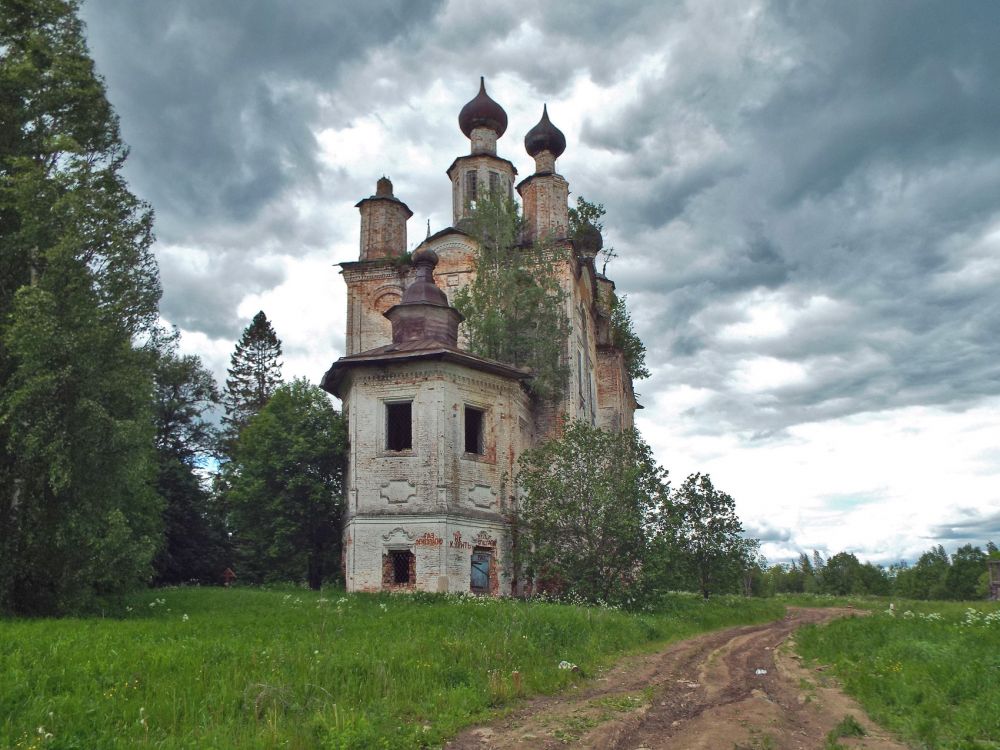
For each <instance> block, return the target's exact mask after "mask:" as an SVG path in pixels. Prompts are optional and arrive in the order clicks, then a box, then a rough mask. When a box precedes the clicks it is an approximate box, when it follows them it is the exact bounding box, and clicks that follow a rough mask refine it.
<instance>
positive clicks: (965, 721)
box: [796, 601, 1000, 750]
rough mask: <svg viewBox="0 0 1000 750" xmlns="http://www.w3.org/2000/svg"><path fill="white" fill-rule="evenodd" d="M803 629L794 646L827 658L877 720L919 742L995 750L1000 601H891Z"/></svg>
mask: <svg viewBox="0 0 1000 750" xmlns="http://www.w3.org/2000/svg"><path fill="white" fill-rule="evenodd" d="M886 607H887V605H885V606H883V608H882V609H881V610H880V611H878V612H876V613H875V614H873V615H871V616H869V617H861V618H848V619H843V620H837V621H834V622H831V623H830V624H828V625H824V626H820V627H809V628H803V629H802V630H800V631H799V633H798V635H797V636H796V641H797V643H798V649H799V652H800V653H801V654H802V655H803V656H805V657H807V658H810V659H815V660H818V661H820V662H824V663H827V664H831V665H833V667H834V671H835V673H836V675H837V677H838V678H840V680H841V681H842V682H843V684H844V687H845V689H846V690H847V692H849V693H851V694H852V695H854V696H855V697H856V698H857V699H858V700H859V701H860V702H861V704H862V705H863V706H864V707H865V709H866V710H867V711H868V712H869V714H871V716H872V718H874V719H875V720H876V721H878V722H879V723H881V724H883V725H884V726H886V727H889V728H890V729H893V730H895V731H897V732H899V733H900V734H901V735H902V736H903V737H905V738H906V739H908V740H910V741H912V742H915V743H916V746H917V747H921V748H948V749H954V750H987V749H991V750H996V749H997V748H1000V605H997V604H996V603H986V602H975V603H965V604H961V603H959V604H954V603H944V602H898V601H897V602H896V604H895V607H894V610H893V612H892V614H890V612H889V610H888V609H886Z"/></svg>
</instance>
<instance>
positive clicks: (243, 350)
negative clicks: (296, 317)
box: [222, 310, 281, 445]
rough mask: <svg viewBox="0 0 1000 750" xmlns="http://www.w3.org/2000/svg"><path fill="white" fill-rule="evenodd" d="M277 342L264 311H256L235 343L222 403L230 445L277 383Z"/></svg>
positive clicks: (279, 378) (279, 369)
mask: <svg viewBox="0 0 1000 750" xmlns="http://www.w3.org/2000/svg"><path fill="white" fill-rule="evenodd" d="M280 357H281V341H280V340H279V339H278V336H277V334H276V333H275V332H274V327H273V326H272V325H271V322H270V321H269V320H268V319H267V316H266V315H265V314H264V311H263V310H261V311H260V312H258V313H257V314H256V315H255V316H254V318H253V320H252V321H251V323H250V325H248V326H247V327H246V328H245V329H244V330H243V335H242V336H241V337H240V340H239V341H238V342H237V343H236V350H235V351H234V352H233V355H232V357H231V358H230V362H229V370H228V372H229V377H228V378H227V379H226V392H225V395H224V396H223V404H224V405H225V407H226V415H225V416H224V417H223V418H222V423H223V424H224V425H225V428H226V441H227V444H229V445H231V444H232V442H233V441H235V440H236V439H237V438H238V437H239V434H240V430H242V429H243V428H244V427H246V426H247V424H248V423H249V422H250V420H251V419H252V418H253V417H254V416H255V415H256V414H258V413H259V412H260V410H261V409H263V408H264V406H266V405H267V402H268V401H269V400H270V398H271V396H272V395H273V394H274V392H275V390H276V389H277V388H278V386H279V385H281V360H280Z"/></svg>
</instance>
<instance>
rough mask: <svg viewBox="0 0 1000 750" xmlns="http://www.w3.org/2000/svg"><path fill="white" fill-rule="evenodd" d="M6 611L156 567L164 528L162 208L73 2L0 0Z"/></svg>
mask: <svg viewBox="0 0 1000 750" xmlns="http://www.w3.org/2000/svg"><path fill="white" fill-rule="evenodd" d="M0 50H2V57H0V342H2V346H0V608H6V609H12V610H15V611H20V612H60V611H66V610H68V609H72V608H75V607H80V606H84V605H86V604H88V603H90V602H91V601H93V600H94V598H95V597H97V596H101V595H103V594H111V593H115V592H117V591H121V590H122V589H124V588H127V587H128V586H131V585H135V584H137V583H138V582H140V581H143V580H145V579H147V578H148V575H149V571H150V567H149V563H150V560H151V558H152V556H153V553H154V551H155V549H156V546H157V544H158V539H159V530H160V529H159V524H160V517H159V500H158V498H157V496H156V493H155V492H154V490H153V486H152V478H153V471H154V462H153V457H152V445H153V436H152V419H151V413H150V401H149V392H150V376H151V369H152V357H151V354H150V351H149V347H148V346H146V347H142V346H140V344H142V343H143V342H148V339H149V338H150V336H151V335H152V332H153V330H154V328H155V325H156V319H157V305H158V301H159V296H160V285H159V279H158V272H157V268H156V263H155V260H154V258H153V255H152V252H151V250H150V244H151V242H152V235H151V227H152V213H151V212H150V210H149V208H148V206H146V205H145V204H144V203H142V202H141V201H140V200H138V199H137V198H136V197H135V196H134V195H132V194H131V193H130V192H129V191H128V188H127V186H126V185H125V182H124V180H123V179H122V177H121V175H120V170H121V167H122V165H123V164H124V160H125V156H126V148H125V146H124V144H123V143H122V142H121V139H120V137H119V131H118V122H117V119H116V118H115V116H114V113H113V112H112V110H111V106H110V104H109V103H108V101H107V98H106V96H105V91H104V86H103V83H102V82H101V80H100V79H99V78H98V77H97V75H96V74H95V73H94V69H93V63H92V62H91V60H90V58H89V56H88V54H87V49H86V45H85V43H84V39H83V33H82V25H81V23H80V21H79V20H78V19H77V17H76V4H75V3H73V2H66V1H64V0H16V1H15V0H11V1H10V2H5V3H4V7H3V12H0Z"/></svg>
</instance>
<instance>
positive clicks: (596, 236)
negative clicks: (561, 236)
mask: <svg viewBox="0 0 1000 750" xmlns="http://www.w3.org/2000/svg"><path fill="white" fill-rule="evenodd" d="M573 245H574V246H575V247H576V249H577V250H578V251H579V253H580V255H583V256H586V257H589V258H595V257H597V254H598V253H599V252H601V249H602V248H603V247H604V237H602V236H601V230H600V229H598V228H597V227H595V226H594V225H593V224H591V223H590V222H589V221H588V222H587V223H586V224H584V225H583V226H582V227H580V228H579V229H578V230H577V231H576V234H575V235H574V237H573Z"/></svg>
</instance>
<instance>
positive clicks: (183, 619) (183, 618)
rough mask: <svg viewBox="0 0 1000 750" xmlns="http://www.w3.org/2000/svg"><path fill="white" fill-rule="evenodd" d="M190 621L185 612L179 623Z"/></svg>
mask: <svg viewBox="0 0 1000 750" xmlns="http://www.w3.org/2000/svg"><path fill="white" fill-rule="evenodd" d="M190 619H191V618H190V617H188V616H187V613H186V612H185V613H184V614H183V615H182V616H181V621H182V622H187V621H188V620H190Z"/></svg>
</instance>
